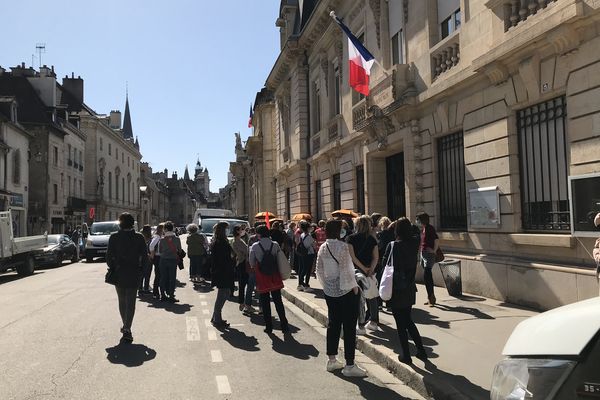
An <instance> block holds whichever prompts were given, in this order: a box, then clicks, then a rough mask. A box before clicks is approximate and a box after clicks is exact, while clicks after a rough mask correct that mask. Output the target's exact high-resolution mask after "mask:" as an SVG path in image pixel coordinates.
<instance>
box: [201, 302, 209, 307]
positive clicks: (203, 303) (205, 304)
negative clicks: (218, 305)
mask: <svg viewBox="0 0 600 400" xmlns="http://www.w3.org/2000/svg"><path fill="white" fill-rule="evenodd" d="M200 305H201V306H205V307H206V306H207V305H208V302H206V301H201V302H200Z"/></svg>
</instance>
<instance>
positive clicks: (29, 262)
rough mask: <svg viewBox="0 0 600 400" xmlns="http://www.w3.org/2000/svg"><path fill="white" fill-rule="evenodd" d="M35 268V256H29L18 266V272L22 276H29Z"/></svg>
mask: <svg viewBox="0 0 600 400" xmlns="http://www.w3.org/2000/svg"><path fill="white" fill-rule="evenodd" d="M34 270H35V260H34V259H33V256H27V257H26V258H25V260H24V261H23V263H22V264H19V265H18V266H17V274H19V275H20V276H29V275H32V274H33V271H34Z"/></svg>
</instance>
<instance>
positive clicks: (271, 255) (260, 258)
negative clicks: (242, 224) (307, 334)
mask: <svg viewBox="0 0 600 400" xmlns="http://www.w3.org/2000/svg"><path fill="white" fill-rule="evenodd" d="M256 233H257V235H258V237H259V240H258V242H256V243H255V244H253V245H252V247H251V248H250V260H249V261H250V267H251V268H252V269H253V271H254V274H255V276H256V291H257V292H258V293H259V295H260V306H261V309H262V313H263V318H264V320H265V332H266V333H268V334H270V333H272V332H273V320H272V318H271V300H273V303H274V304H275V309H276V310H277V315H278V316H279V321H280V322H281V331H282V332H284V333H287V332H289V326H288V320H287V318H286V316H285V308H284V307H283V301H282V299H281V289H283V280H282V279H281V274H280V273H279V270H278V267H277V256H278V254H279V252H280V251H281V249H280V248H279V245H278V244H277V243H275V242H273V241H272V240H271V239H270V238H269V229H268V228H267V227H266V225H261V226H259V227H258V228H256ZM273 263H274V265H273Z"/></svg>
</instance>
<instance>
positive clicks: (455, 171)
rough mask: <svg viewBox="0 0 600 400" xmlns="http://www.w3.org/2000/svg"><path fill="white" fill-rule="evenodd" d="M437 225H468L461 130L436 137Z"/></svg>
mask: <svg viewBox="0 0 600 400" xmlns="http://www.w3.org/2000/svg"><path fill="white" fill-rule="evenodd" d="M437 150H438V171H439V174H438V175H439V190H440V192H439V193H440V227H441V228H442V229H449V230H466V229H467V191H466V184H465V157H464V142H463V132H462V131H461V132H456V133H453V134H450V135H447V136H444V137H442V138H440V139H438V142H437Z"/></svg>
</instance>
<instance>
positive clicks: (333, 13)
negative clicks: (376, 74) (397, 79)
mask: <svg viewBox="0 0 600 400" xmlns="http://www.w3.org/2000/svg"><path fill="white" fill-rule="evenodd" d="M329 16H330V17H331V19H333V20H334V21H335V22H336V24H337V20H336V18H337V15H335V11H333V10H331V12H330V13H329ZM373 64H375V65H377V66H378V67H379V68H381V70H382V71H383V73H384V74H385V76H390V74H389V73H388V72H387V71H386V70H385V68H383V65H381V63H380V62H379V61H377V58H375V57H373Z"/></svg>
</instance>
